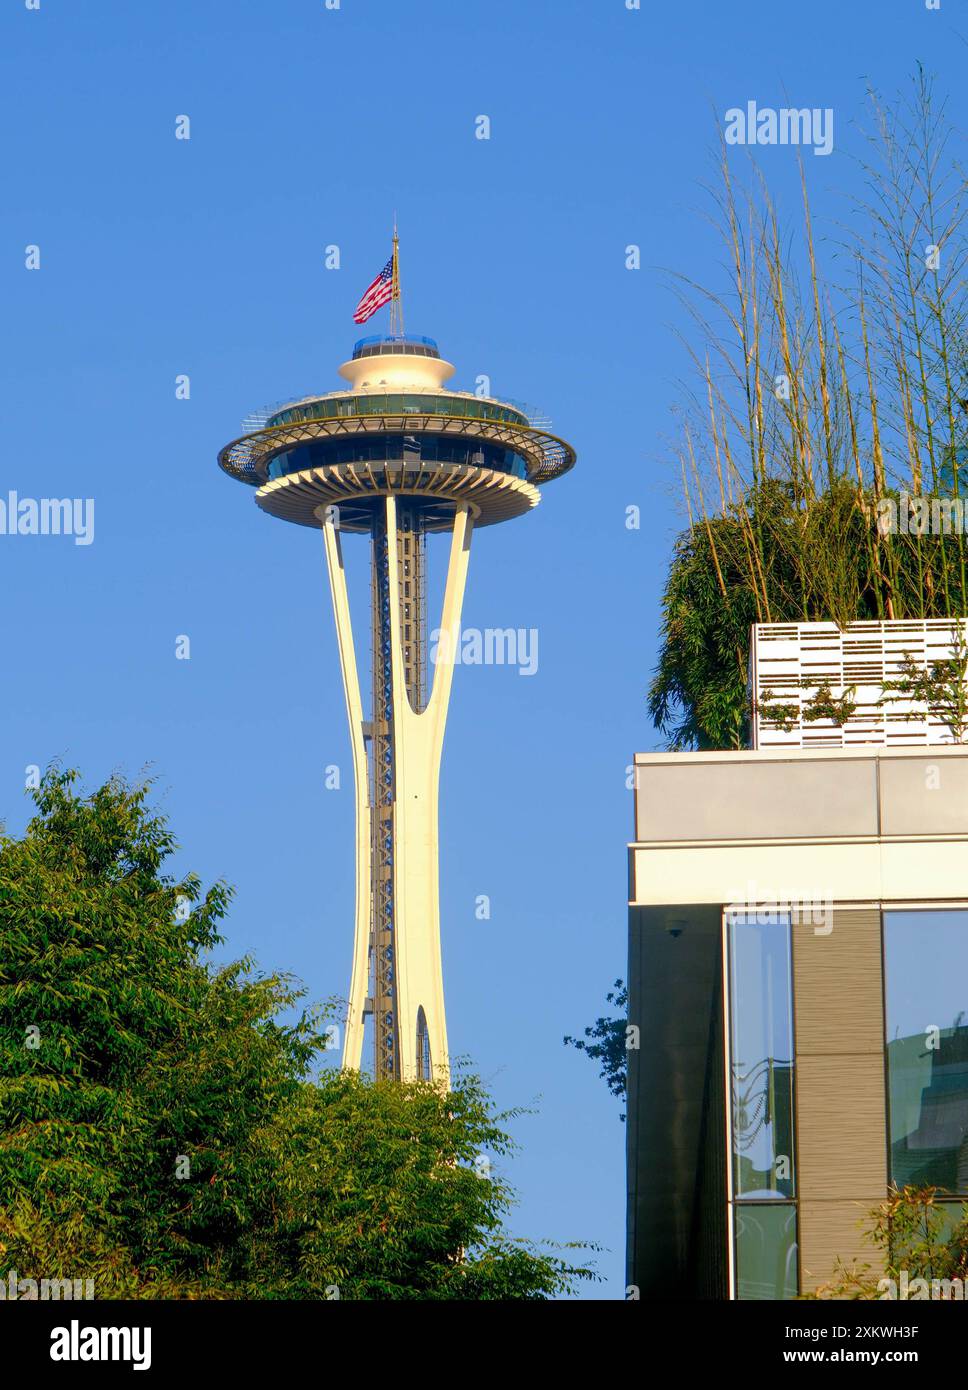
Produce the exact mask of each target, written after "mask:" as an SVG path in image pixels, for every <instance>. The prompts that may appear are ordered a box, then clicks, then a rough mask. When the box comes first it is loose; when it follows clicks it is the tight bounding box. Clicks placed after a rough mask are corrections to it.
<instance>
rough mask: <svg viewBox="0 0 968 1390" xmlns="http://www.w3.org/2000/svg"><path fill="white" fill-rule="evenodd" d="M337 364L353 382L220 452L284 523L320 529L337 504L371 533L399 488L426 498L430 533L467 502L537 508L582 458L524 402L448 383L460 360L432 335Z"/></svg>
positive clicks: (357, 351) (388, 343) (489, 514)
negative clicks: (548, 488) (550, 486)
mask: <svg viewBox="0 0 968 1390" xmlns="http://www.w3.org/2000/svg"><path fill="white" fill-rule="evenodd" d="M339 371H340V375H341V376H343V377H344V378H345V379H346V380H347V381H348V382H349V383H350V389H348V390H343V391H334V392H330V393H328V394H325V395H319V396H307V397H304V398H302V399H301V400H297V401H292V402H289V403H287V404H285V405H283V406H280V407H278V408H275V409H274V410H273V411H271V412H270V413H269V414H268V415H267V416H266V418H265V424H264V426H263V427H262V428H260V429H257V430H255V431H253V432H251V433H249V434H246V435H243V436H242V437H241V438H239V439H236V440H234V441H233V442H232V443H231V444H228V445H226V447H225V448H224V449H223V450H222V451H221V453H220V454H219V464H220V465H221V467H222V468H223V469H224V470H225V471H226V472H227V473H228V474H230V475H231V476H232V477H234V478H236V479H237V480H238V481H239V482H244V483H248V484H249V485H250V486H252V487H255V488H256V489H257V492H256V502H257V503H258V505H259V506H260V507H261V508H262V509H263V510H264V511H267V512H269V513H271V514H272V515H274V516H278V517H280V518H282V519H283V520H286V521H292V522H295V523H296V524H298V525H302V526H319V524H320V519H321V516H322V514H323V513H324V512H325V509H326V508H327V507H330V506H333V505H335V506H338V507H339V517H340V523H339V524H340V528H341V529H344V530H348V531H361V532H363V531H369V530H370V528H371V525H372V520H373V515H374V512H375V510H376V509H377V508H378V506H379V504H380V502H381V500H382V499H383V498H385V497H387V496H390V495H398V496H401V497H406V498H407V499H409V500H411V501H412V502H414V503H419V508H418V509H419V511H420V512H421V514H422V517H423V525H424V528H425V529H426V530H427V531H441V530H448V529H449V528H450V527H451V525H452V524H453V516H454V511H455V508H456V507H458V506H461V505H464V504H466V505H467V506H468V507H469V509H470V513H471V518H472V520H473V522H474V524H475V525H476V526H488V525H493V524H494V523H496V522H499V521H507V520H510V519H511V518H513V517H516V516H521V515H523V514H524V513H525V512H528V511H530V510H531V509H532V508H533V507H535V506H537V504H538V501H539V500H540V493H539V488H540V487H541V486H542V485H543V484H544V483H548V482H551V481H553V480H554V479H555V478H558V477H560V476H561V475H562V474H563V473H566V472H567V471H568V470H569V469H570V468H572V467H573V466H574V463H575V453H574V450H573V449H572V448H571V446H570V445H568V444H566V443H565V442H564V440H561V439H559V438H558V437H557V436H556V435H553V434H549V433H548V432H547V431H545V430H542V429H537V428H536V427H535V426H533V425H532V424H531V422H530V421H529V419H528V417H527V416H526V415H525V414H524V413H523V412H522V411H521V410H520V409H518V408H517V407H515V406H512V405H509V404H507V403H505V402H502V401H499V400H496V399H494V398H491V397H483V396H477V395H473V394H472V393H470V392H464V391H451V390H447V389H445V387H444V382H446V381H447V380H448V379H449V378H450V377H451V376H452V375H453V373H454V367H453V366H452V365H451V363H449V362H446V361H444V360H443V358H441V356H440V352H439V350H438V347H437V344H436V342H435V341H434V340H433V339H432V338H425V337H415V336H409V335H408V336H406V337H400V336H393V337H391V336H382V337H380V336H377V337H371V338H362V339H360V340H359V341H358V342H357V343H356V345H355V347H354V349H353V355H352V357H351V358H350V360H349V361H348V362H344V363H343V365H342V366H341V367H340V369H339Z"/></svg>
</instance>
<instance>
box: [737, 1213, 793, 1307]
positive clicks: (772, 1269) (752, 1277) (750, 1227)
mask: <svg viewBox="0 0 968 1390" xmlns="http://www.w3.org/2000/svg"><path fill="white" fill-rule="evenodd" d="M735 1225H736V1297H737V1298H741V1299H751V1298H759V1299H777V1298H796V1296H797V1209H796V1207H795V1206H794V1205H793V1203H792V1202H770V1203H766V1204H763V1205H756V1204H754V1203H752V1202H750V1203H739V1204H738V1205H737V1206H736V1208H735Z"/></svg>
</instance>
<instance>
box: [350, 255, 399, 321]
mask: <svg viewBox="0 0 968 1390" xmlns="http://www.w3.org/2000/svg"><path fill="white" fill-rule="evenodd" d="M396 289H397V282H396V276H395V275H394V273H393V257H392V256H391V257H390V259H389V260H388V261H387V263H386V265H385V266H384V267H383V269H382V270H381V271H380V273H379V275H378V276H377V277H376V279H375V280H374V281H373V283H372V285H367V287H366V289H365V290H364V291H363V297H362V298H361V300H360V302H359V304H357V306H356V308H355V309H354V311H353V322H354V323H366V321H367V319H369V318H372V317H373V315H374V314H375V313H376V311H377V309H381V308H382V307H383V305H384V304H386V303H387V302H388V301H389V300H391V299H393V298H394V296H395V295H396Z"/></svg>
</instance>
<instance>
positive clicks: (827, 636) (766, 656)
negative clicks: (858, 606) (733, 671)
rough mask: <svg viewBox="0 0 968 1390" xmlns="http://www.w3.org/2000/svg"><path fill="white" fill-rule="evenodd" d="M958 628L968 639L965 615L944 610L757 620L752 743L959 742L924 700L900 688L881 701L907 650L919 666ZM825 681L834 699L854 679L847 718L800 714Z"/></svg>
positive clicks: (946, 652) (941, 653)
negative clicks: (885, 617)
mask: <svg viewBox="0 0 968 1390" xmlns="http://www.w3.org/2000/svg"><path fill="white" fill-rule="evenodd" d="M959 628H960V629H961V632H962V635H963V637H964V638H965V639H966V640H968V621H961V620H957V619H955V620H949V619H946V618H929V619H926V620H923V621H922V620H918V619H911V620H902V621H898V622H885V623H852V624H851V625H850V627H848V628H847V629H846V630H845V631H841V630H840V628H838V627H837V625H836V623H757V624H755V625H754V627H753V642H752V651H751V660H750V694H751V697H752V707H753V708H752V720H751V725H752V744H753V747H754V748H849V747H853V746H854V745H856V744H864V743H867V744H879V745H881V746H882V747H891V746H896V745H899V744H922V745H927V744H934V743H952V742H954V738H953V735H952V732H951V728H950V727H949V725H948V724H946V723H945V721H944V719H943V717H940V716H939V715H938V714H937V713H932V712H930V711H929V710H928V708H927V706H926V705H925V704H920V703H918V702H917V701H913V700H910V699H906V698H904V697H899V695H898V693H897V692H893V693H892V694H891V698H890V700H889V701H888V702H885V703H883V704H882V703H880V701H881V700H882V698H883V682H884V681H885V680H888V681H890V680H897V679H900V678H901V676H902V675H903V672H902V670H901V663H902V661H903V660H904V658H905V655H907V656H910V657H911V659H912V660H913V661H914V662H916V663H917V664H918V665H919V666H922V667H927V666H929V665H930V663H931V662H932V661H940V660H945V659H947V658H950V657H951V656H952V654H953V643H954V642H955V641H956V639H957V634H958V629H959ZM825 684H826V685H828V686H829V687H830V691H831V694H832V695H833V697H834V698H835V699H840V698H841V697H842V696H844V695H845V693H846V692H847V691H848V690H849V688H850V687H851V686H853V687H855V689H854V690H853V691H851V692H850V694H849V699H850V700H851V701H852V702H854V703H855V704H856V708H855V709H854V711H853V712H852V713H851V714H850V716H849V718H847V720H846V722H845V723H844V724H843V725H842V726H838V725H837V724H836V723H835V722H834V721H833V719H820V720H816V721H813V722H811V721H807V720H805V719H804V718H803V714H804V711H805V710H806V709H807V708H808V707H809V706H810V704H811V703H812V701H813V700H814V697H815V696H816V694H817V691H818V689H819V688H820V687H821V686H822V685H825ZM764 706H765V707H766V708H764ZM770 707H772V709H773V711H774V713H773V715H772V716H771V714H770ZM794 707H795V708H794ZM784 726H786V727H784Z"/></svg>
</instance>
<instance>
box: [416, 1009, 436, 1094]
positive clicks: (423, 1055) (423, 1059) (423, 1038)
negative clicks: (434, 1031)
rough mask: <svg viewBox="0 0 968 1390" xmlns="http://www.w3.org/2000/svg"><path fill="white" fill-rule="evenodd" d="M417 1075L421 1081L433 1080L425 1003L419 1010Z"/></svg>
mask: <svg viewBox="0 0 968 1390" xmlns="http://www.w3.org/2000/svg"><path fill="white" fill-rule="evenodd" d="M417 1077H418V1079H419V1080H420V1081H432V1080H433V1072H432V1071H431V1064H430V1033H429V1032H428V1031H427V1015H426V1014H425V1013H424V1011H423V1005H422V1004H421V1006H420V1008H419V1009H418V1010H417Z"/></svg>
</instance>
